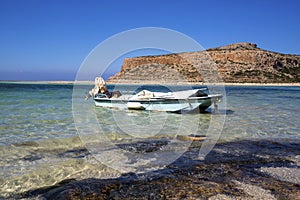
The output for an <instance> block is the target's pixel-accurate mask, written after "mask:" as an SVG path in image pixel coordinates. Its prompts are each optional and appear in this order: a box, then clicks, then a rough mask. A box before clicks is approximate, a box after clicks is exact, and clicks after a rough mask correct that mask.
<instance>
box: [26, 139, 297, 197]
mask: <svg viewBox="0 0 300 200" xmlns="http://www.w3.org/2000/svg"><path fill="white" fill-rule="evenodd" d="M299 144H300V142H276V141H239V142H228V143H220V144H217V145H216V146H215V148H214V149H213V151H211V152H210V153H209V154H208V155H207V156H206V158H205V160H203V161H200V160H193V159H191V157H193V156H194V157H195V156H196V155H197V153H198V151H197V148H196V147H197V145H199V144H196V143H195V144H193V146H192V147H191V149H190V150H189V151H188V152H186V153H185V154H184V155H182V157H180V158H179V159H178V160H177V161H175V162H174V163H172V164H171V165H169V166H167V167H166V168H163V169H160V170H157V171H152V172H147V173H144V174H135V173H127V174H123V175H122V176H121V177H119V178H114V179H84V180H66V181H64V182H61V183H58V184H56V185H54V186H51V187H45V188H40V189H36V190H33V191H28V192H26V193H25V194H22V196H21V197H23V198H34V197H37V196H38V197H42V198H46V199H209V198H210V199H235V197H238V199H297V198H299V196H300V183H293V182H290V181H282V180H279V179H276V178H275V177H272V176H271V175H268V174H267V173H263V172H262V171H260V169H261V168H262V167H263V168H264V169H268V167H270V166H272V167H284V169H291V168H293V169H294V168H300V166H298V165H299V163H300V162H298V161H299V159H300V157H299V153H300V145H299ZM141 145H142V146H143V145H144V144H141ZM297 160H298V161H297ZM299 170H300V169H299ZM264 171H265V170H264ZM299 174H300V173H298V174H292V175H294V176H299Z"/></svg>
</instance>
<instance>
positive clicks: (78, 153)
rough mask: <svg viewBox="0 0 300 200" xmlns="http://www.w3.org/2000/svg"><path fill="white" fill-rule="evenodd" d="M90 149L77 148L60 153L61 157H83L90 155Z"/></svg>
mask: <svg viewBox="0 0 300 200" xmlns="http://www.w3.org/2000/svg"><path fill="white" fill-rule="evenodd" d="M89 154H90V153H89V151H88V150H87V149H86V148H75V149H71V150H68V151H65V152H63V153H60V154H59V156H61V157H68V158H83V157H86V156H87V155H89Z"/></svg>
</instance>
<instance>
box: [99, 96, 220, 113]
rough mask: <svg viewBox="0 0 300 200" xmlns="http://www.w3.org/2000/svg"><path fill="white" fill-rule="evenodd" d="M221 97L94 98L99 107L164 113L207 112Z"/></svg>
mask: <svg viewBox="0 0 300 200" xmlns="http://www.w3.org/2000/svg"><path fill="white" fill-rule="evenodd" d="M221 97H222V96H221V95H208V96H205V97H192V98H189V99H160V98H156V99H145V100H121V99H114V98H111V99H109V98H94V101H95V105H96V106H97V107H108V108H118V109H134V110H148V111H164V112H189V111H192V110H195V109H199V110H201V111H203V110H206V109H207V108H208V107H209V106H211V104H212V103H216V102H217V101H218V100H219V99H221Z"/></svg>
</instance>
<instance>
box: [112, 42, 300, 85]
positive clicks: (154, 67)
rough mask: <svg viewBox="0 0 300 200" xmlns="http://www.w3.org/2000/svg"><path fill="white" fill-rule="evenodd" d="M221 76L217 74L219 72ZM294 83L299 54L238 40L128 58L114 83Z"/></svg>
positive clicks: (299, 65)
mask: <svg viewBox="0 0 300 200" xmlns="http://www.w3.org/2000/svg"><path fill="white" fill-rule="evenodd" d="M217 71H218V74H219V75H220V77H218V74H217V73H216V72H217ZM220 81H224V82H229V83H244V82H248V83H295V82H300V56H299V55H287V54H280V53H276V52H270V51H266V50H262V49H260V48H258V47H257V45H256V44H251V43H237V44H231V45H228V46H223V47H218V48H211V49H207V50H206V51H200V52H191V53H179V54H169V55H159V56H143V57H136V58H127V59H125V60H124V64H123V66H122V69H121V71H120V72H119V73H117V74H116V75H114V76H112V77H110V78H109V80H108V82H111V83H117V82H119V83H133V82H140V83H143V82H145V83H147V82H152V83H153V82H157V83H177V82H220Z"/></svg>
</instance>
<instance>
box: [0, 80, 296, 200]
mask: <svg viewBox="0 0 300 200" xmlns="http://www.w3.org/2000/svg"><path fill="white" fill-rule="evenodd" d="M91 87H92V86H80V88H79V90H78V91H77V92H78V93H76V92H75V93H73V87H72V85H48V84H9V83H0V97H1V98H0V110H1V112H0V155H1V158H0V165H1V170H0V194H1V195H2V196H3V197H8V196H9V195H12V194H15V193H20V192H24V191H27V190H29V189H34V188H37V187H42V186H47V185H52V184H55V183H58V182H60V181H62V180H64V179H68V178H76V179H81V178H89V177H95V178H106V177H116V176H119V175H120V173H121V172H120V168H123V167H124V168H126V169H129V170H131V169H132V170H137V171H139V170H143V169H145V166H147V170H152V169H156V168H158V167H163V166H164V165H165V164H167V163H168V162H172V161H173V160H174V159H176V158H177V157H178V156H180V155H181V154H182V152H184V151H185V150H186V149H187V148H188V147H189V145H190V142H189V141H187V142H184V141H180V140H177V139H176V136H177V135H188V134H199V135H207V133H208V130H213V129H214V127H213V126H212V125H214V124H213V121H215V120H216V119H217V120H218V119H221V121H222V119H223V118H224V119H225V123H224V127H222V132H220V135H217V136H218V137H216V138H215V139H217V140H218V141H233V140H242V139H278V138H280V139H284V140H293V139H299V138H300V133H299V130H300V87H273V86H272V87H271V86H265V87H263V86H242V87H240V86H231V87H226V99H227V101H226V105H225V106H221V107H220V109H219V111H218V112H217V113H213V109H209V110H208V111H209V113H206V114H188V115H178V114H171V113H160V112H139V111H126V110H125V111H122V110H112V109H102V108H95V107H94V105H93V102H92V101H91V100H90V101H84V100H83V96H84V93H85V92H86V91H87V90H88V89H90V88H91ZM112 88H113V86H110V87H109V89H112ZM116 89H118V90H121V91H122V92H123V93H126V92H130V91H134V90H136V89H138V90H140V89H150V90H156V91H167V90H170V89H171V90H173V89H174V88H165V87H161V86H160V87H158V86H144V87H143V88H136V86H126V85H123V86H118V87H117V88H116ZM177 89H178V88H177ZM179 89H185V88H184V87H181V88H179ZM72 94H73V103H74V102H75V106H76V103H78V104H79V105H82V106H81V109H79V110H77V111H75V112H74V113H72V109H74V108H76V107H74V104H73V107H72ZM74 99H75V101H74ZM73 111H74V110H73ZM78 113H80V115H78ZM73 114H74V116H75V122H76V124H77V128H78V127H79V135H78V132H77V130H76V126H75V122H74V118H73ZM89 116H96V117H95V119H92V118H90V117H89ZM220 117H221V118H220ZM89 120H90V121H89ZM95 121H96V123H97V124H99V126H98V128H99V127H100V129H99V130H98V129H97V130H94V129H92V128H91V126H89V125H91V123H93V122H95ZM221 121H220V122H221ZM220 124H221V125H223V124H222V123H220ZM81 125H82V127H80V126H81ZM83 125H85V126H83ZM85 128H86V129H85ZM96 128H97V127H96ZM211 136H212V138H213V137H214V135H211ZM219 136H220V137H219ZM86 148H87V149H88V150H89V151H87V150H86ZM120 149H121V152H122V153H121V154H120ZM99 152H102V153H100V155H98V154H97V153H99ZM116 153H118V155H120V157H118V156H117V157H114V156H115V155H116ZM122 156H123V157H122ZM95 158H96V159H95ZM107 158H109V159H107ZM124 158H126V159H127V160H126V162H123V161H124ZM161 158H164V162H162V160H160V159H161ZM166 158H169V160H166ZM99 160H100V161H103V160H105V162H104V163H105V164H107V163H108V162H111V163H114V162H115V163H117V164H118V163H119V166H120V168H115V169H112V168H107V167H106V166H105V165H103V164H101V163H100V162H99ZM124 163H125V164H124Z"/></svg>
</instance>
